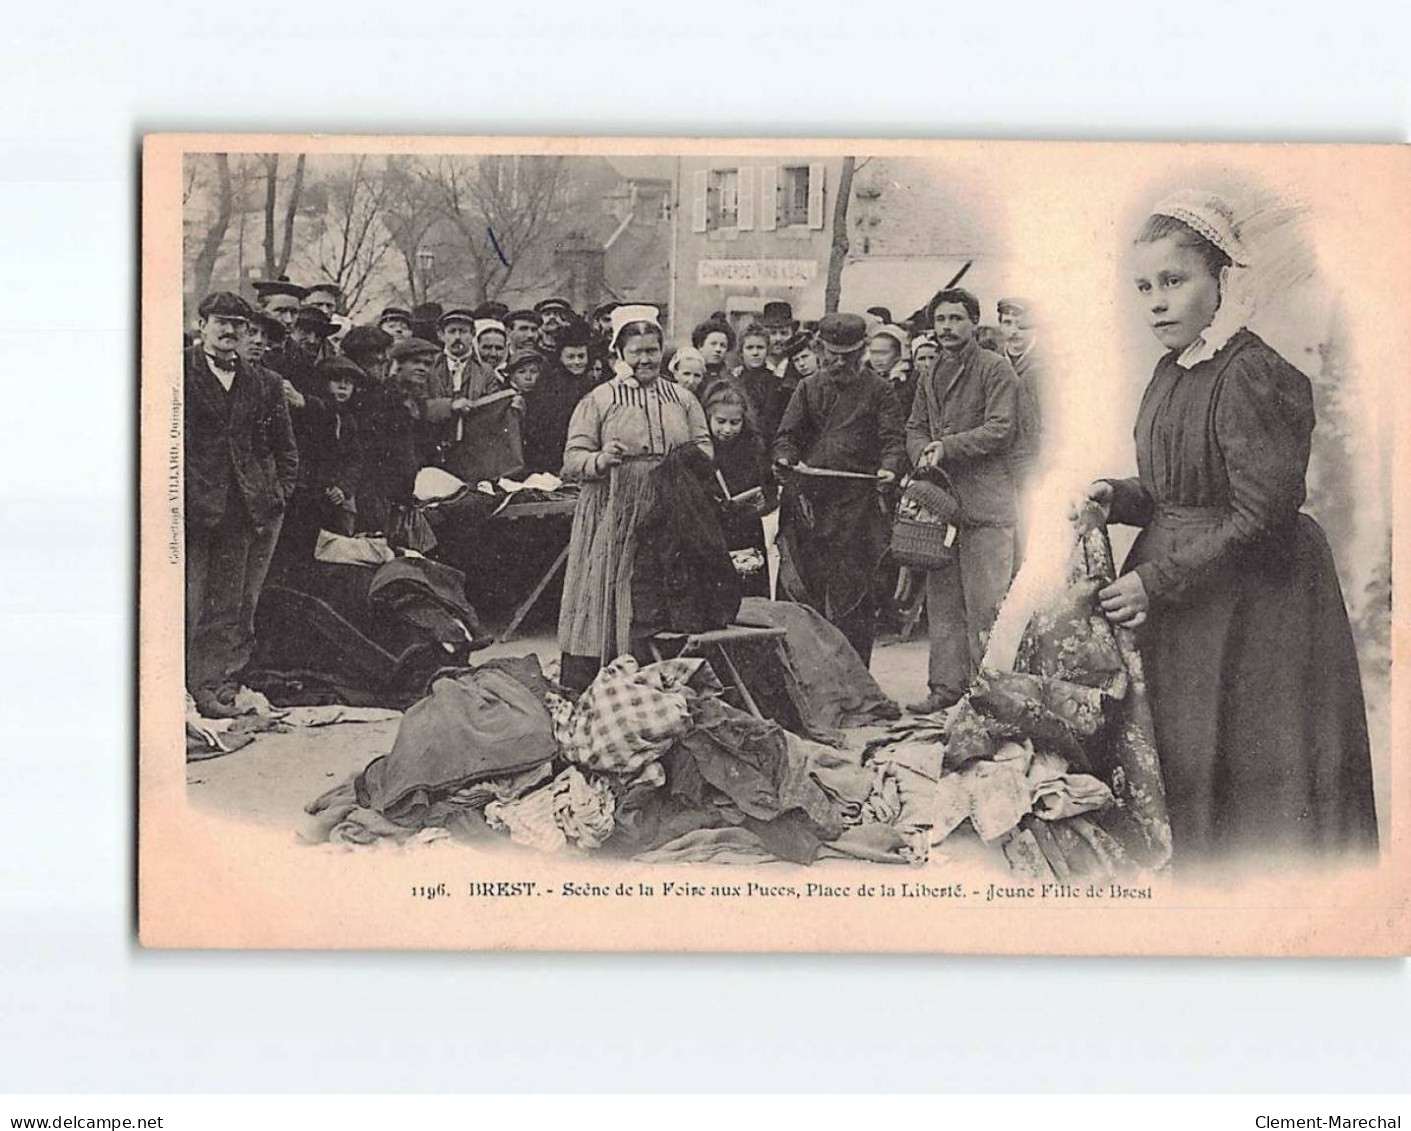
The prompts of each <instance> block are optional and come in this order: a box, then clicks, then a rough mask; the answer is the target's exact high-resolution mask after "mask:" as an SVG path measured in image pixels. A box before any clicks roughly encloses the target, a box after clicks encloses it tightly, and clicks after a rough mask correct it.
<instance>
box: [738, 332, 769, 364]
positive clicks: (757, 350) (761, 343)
mask: <svg viewBox="0 0 1411 1131" xmlns="http://www.w3.org/2000/svg"><path fill="white" fill-rule="evenodd" d="M768 352H769V339H768V338H746V339H745V340H744V343H743V344H742V345H741V346H740V360H741V361H743V362H744V363H745V368H746V369H759V368H761V367H762V366H763V365H764V358H765V355H766V354H767V353H768Z"/></svg>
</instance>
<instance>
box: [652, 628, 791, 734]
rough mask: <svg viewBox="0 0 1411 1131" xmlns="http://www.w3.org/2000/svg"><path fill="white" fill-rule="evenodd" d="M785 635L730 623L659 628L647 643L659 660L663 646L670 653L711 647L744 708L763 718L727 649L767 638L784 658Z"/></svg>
mask: <svg viewBox="0 0 1411 1131" xmlns="http://www.w3.org/2000/svg"><path fill="white" fill-rule="evenodd" d="M788 635H789V634H788V632H787V631H786V630H784V629H782V628H765V627H763V626H760V625H750V624H732V625H729V626H728V627H726V628H717V629H712V630H711V631H710V632H693V633H685V632H659V633H657V634H656V635H655V636H653V637H651V638H649V639H648V641H647V646H648V647H649V648H650V649H651V652H652V657H653V658H654V659H656V660H657V661H658V662H660V661H662V660H664V659H666V655H665V651H664V649H666V648H670V649H672V652H671V654H672V656H693V655H694V656H707V653H709V652H710V651H712V650H714V651H715V652H716V653H718V654H719V656H720V660H721V663H722V666H723V669H724V674H725V675H726V676H728V677H729V680H730V682H731V684H732V685H733V686H734V688H735V690H736V691H737V692H739V694H740V699H741V700H742V701H743V702H744V704H745V708H746V709H747V710H748V711H749V712H750V714H752V715H753V716H754V717H755V718H757V719H762V718H764V713H763V712H762V711H760V709H759V705H758V704H757V703H756V702H755V700H754V696H753V695H751V694H750V689H749V688H748V687H746V686H745V681H744V679H743V678H742V677H741V676H740V670H739V668H737V667H736V666H735V661H734V660H733V659H732V658H731V656H730V649H731V648H733V647H735V646H736V645H738V644H747V643H758V642H761V641H766V640H770V641H773V642H774V647H775V648H776V649H778V650H779V652H780V658H781V659H783V650H784V645H783V640H784V638H785V637H786V636H788ZM707 658H709V657H708V656H707Z"/></svg>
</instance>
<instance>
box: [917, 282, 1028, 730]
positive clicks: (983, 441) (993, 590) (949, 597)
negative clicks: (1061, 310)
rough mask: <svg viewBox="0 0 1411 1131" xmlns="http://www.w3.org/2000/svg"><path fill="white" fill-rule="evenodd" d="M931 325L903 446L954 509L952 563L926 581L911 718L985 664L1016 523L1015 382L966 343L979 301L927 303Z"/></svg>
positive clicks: (950, 697)
mask: <svg viewBox="0 0 1411 1131" xmlns="http://www.w3.org/2000/svg"><path fill="white" fill-rule="evenodd" d="M928 309H929V312H930V321H931V325H932V328H933V330H934V332H935V337H936V342H937V344H938V345H939V347H940V356H939V357H938V358H937V359H936V363H935V365H934V366H933V367H932V369H931V371H930V372H929V373H927V374H926V375H925V376H924V377H923V378H921V379H920V380H919V381H918V383H917V391H916V399H915V401H914V402H913V405H912V409H911V415H910V417H909V419H908V420H907V424H906V447H907V453H908V454H909V455H910V456H911V459H912V462H913V463H915V464H916V465H917V466H918V467H939V468H941V469H942V470H943V471H944V472H945V473H946V475H947V477H948V478H949V479H950V482H951V485H952V486H953V487H954V489H955V493H956V495H957V496H958V497H959V500H960V510H961V520H960V523H959V527H960V531H959V535H958V537H957V539H956V546H955V552H956V557H955V561H954V562H952V563H951V564H950V565H948V566H947V567H946V568H944V569H938V570H932V571H930V572H929V573H928V574H927V578H926V616H927V620H928V623H929V625H930V633H931V656H930V666H929V671H928V675H927V684H928V687H929V690H928V693H927V695H926V698H925V699H923V700H921V701H920V702H919V703H915V704H912V705H911V708H910V709H911V710H913V711H916V712H918V713H923V714H925V713H932V712H935V711H940V710H944V709H945V708H947V707H949V706H951V705H952V704H953V703H954V702H955V701H956V700H958V699H959V698H960V697H961V696H962V695H963V694H965V691H966V689H967V688H968V687H969V686H970V681H971V679H972V677H973V676H974V674H975V672H976V670H977V669H978V667H979V664H980V660H981V658H982V657H983V656H984V651H985V644H986V642H987V638H988V636H989V631H990V628H991V626H992V625H993V624H994V619H995V613H996V612H997V611H998V609H999V605H1000V602H1001V601H1002V600H1003V599H1004V595H1005V593H1006V592H1007V591H1008V589H1009V582H1010V579H1011V578H1012V576H1013V572H1014V526H1015V521H1016V517H1017V509H1016V501H1015V492H1014V477H1013V474H1012V472H1011V469H1010V451H1011V449H1012V448H1013V446H1014V438H1015V434H1016V430H1017V423H1016V421H1017V417H1018V382H1017V380H1016V378H1015V376H1014V370H1013V368H1012V367H1011V366H1010V364H1009V362H1008V361H1006V360H1005V359H1004V358H1003V357H1001V356H1000V355H999V354H997V353H992V352H990V351H989V350H984V349H981V348H980V346H979V344H978V343H977V341H976V339H975V328H976V327H977V326H978V325H979V322H980V302H979V300H978V299H977V298H976V297H975V296H974V295H973V294H971V293H970V292H969V291H968V290H966V289H965V288H963V287H952V288H948V289H946V290H942V291H939V292H938V293H937V294H936V296H935V297H934V298H932V300H931V303H930V306H929V308H928Z"/></svg>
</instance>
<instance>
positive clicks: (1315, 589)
mask: <svg viewBox="0 0 1411 1131" xmlns="http://www.w3.org/2000/svg"><path fill="white" fill-rule="evenodd" d="M1313 427H1314V415H1313V396H1312V387H1311V385H1310V384H1309V381H1308V379H1307V378H1306V377H1305V376H1304V375H1303V374H1302V373H1300V372H1299V371H1298V370H1297V369H1295V368H1294V367H1293V366H1292V365H1290V364H1289V363H1288V362H1286V361H1284V359H1283V358H1281V357H1280V356H1279V355H1278V354H1277V353H1275V352H1274V350H1272V349H1271V348H1270V347H1269V346H1267V345H1266V344H1265V343H1264V342H1263V341H1262V340H1260V338H1259V337H1258V336H1257V335H1255V334H1253V333H1251V332H1250V331H1248V330H1243V331H1241V332H1240V333H1238V334H1237V335H1236V336H1235V337H1234V338H1232V339H1231V340H1230V342H1229V343H1228V344H1227V345H1226V346H1225V347H1224V348H1223V349H1222V350H1221V351H1220V352H1218V353H1217V354H1216V355H1215V356H1214V357H1213V358H1211V359H1209V360H1207V361H1204V362H1201V363H1199V364H1197V365H1195V366H1193V367H1192V368H1190V369H1188V370H1183V369H1181V368H1180V367H1179V366H1178V365H1177V364H1176V361H1175V355H1174V354H1168V355H1167V356H1166V357H1164V358H1162V360H1161V361H1160V362H1159V363H1158V365H1157V367H1156V372H1155V373H1154V374H1153V376H1152V379H1151V384H1150V385H1149V386H1148V387H1147V390H1146V393H1145V395H1144V397H1143V399H1142V405H1141V409H1140V411H1139V412H1138V414H1137V424H1136V433H1135V434H1136V445H1137V468H1138V472H1139V477H1138V478H1137V479H1129V480H1121V481H1116V482H1114V484H1113V485H1114V488H1115V492H1114V498H1113V507H1112V518H1113V521H1116V522H1125V523H1128V524H1130V525H1137V526H1142V527H1144V529H1143V531H1142V533H1141V534H1140V535H1139V536H1138V538H1137V540H1136V543H1135V544H1134V545H1133V547H1132V551H1131V553H1130V555H1129V556H1128V558H1127V561H1126V564H1125V565H1124V567H1123V570H1124V572H1127V571H1130V570H1133V569H1135V570H1136V572H1137V574H1138V575H1139V576H1140V577H1141V579H1142V582H1143V584H1144V585H1145V587H1146V591H1147V594H1148V595H1149V597H1150V600H1151V606H1150V611H1149V613H1148V620H1147V623H1146V625H1145V627H1144V628H1143V629H1141V630H1140V632H1139V641H1140V646H1141V651H1142V657H1143V659H1144V661H1145V663H1146V670H1147V675H1148V681H1149V686H1150V689H1151V702H1152V710H1153V714H1154V717H1155V731H1156V742H1157V750H1158V752H1159V754H1160V757H1161V766H1162V773H1163V775H1164V777H1165V779H1166V793H1167V801H1168V804H1169V806H1170V813H1171V825H1172V832H1173V840H1174V845H1173V857H1174V862H1175V863H1176V865H1177V866H1178V867H1180V866H1182V865H1183V864H1189V863H1191V862H1198V861H1201V860H1205V859H1211V858H1216V857H1219V858H1224V859H1228V858H1233V857H1237V856H1241V855H1245V854H1250V853H1259V854H1261V855H1263V856H1267V857H1270V858H1271V859H1273V860H1278V861H1279V862H1286V861H1287V860H1288V859H1289V858H1290V857H1289V856H1288V855H1286V854H1288V853H1293V854H1297V855H1300V856H1306V855H1308V854H1318V855H1332V854H1337V853H1342V852H1348V853H1355V852H1368V851H1375V849H1376V845H1377V823H1376V812H1375V807H1374V804H1373V799H1372V768H1371V755H1370V750H1369V745H1368V739H1367V723H1366V713H1365V709H1364V705H1363V699H1362V683H1361V678H1360V676H1359V674H1358V669H1357V654H1356V651H1355V649H1354V645H1353V639H1352V630H1351V627H1350V625H1349V624H1348V619H1347V611H1346V608H1345V606H1344V604H1343V598H1342V590H1341V588H1340V587H1339V585H1338V578H1337V572H1336V569H1335V567H1334V563H1333V557H1332V551H1331V549H1330V547H1329V545H1328V541H1327V538H1326V536H1325V535H1324V534H1323V531H1322V528H1321V527H1319V525H1318V524H1317V523H1316V522H1315V521H1314V520H1313V519H1312V518H1310V517H1309V516H1308V515H1306V514H1302V513H1300V511H1299V508H1300V507H1301V506H1302V505H1303V502H1304V498H1305V495H1306V490H1305V484H1304V480H1305V475H1306V473H1307V470H1308V458H1309V452H1310V448H1311V442H1312V435H1313Z"/></svg>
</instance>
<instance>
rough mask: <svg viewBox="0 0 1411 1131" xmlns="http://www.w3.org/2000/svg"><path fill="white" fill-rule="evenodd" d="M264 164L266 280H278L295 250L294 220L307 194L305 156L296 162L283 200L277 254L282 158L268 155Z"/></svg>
mask: <svg viewBox="0 0 1411 1131" xmlns="http://www.w3.org/2000/svg"><path fill="white" fill-rule="evenodd" d="M264 162H265V278H266V279H277V278H279V276H281V275H283V274H284V272H285V271H286V270H287V269H288V267H289V256H290V255H291V254H292V253H293V250H294V218H295V217H296V216H297V215H298V212H299V198H300V197H301V196H302V195H303V193H304V163H305V157H304V154H302V153H301V154H299V156H298V158H297V159H296V160H295V162H294V177H293V180H292V182H291V184H290V187H289V191H288V192H287V193H286V194H285V197H284V220H283V237H282V239H281V241H280V245H279V253H278V254H277V255H276V254H275V247H274V232H275V213H276V211H277V207H278V204H279V154H278V153H267V154H266V155H265V158H264Z"/></svg>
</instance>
